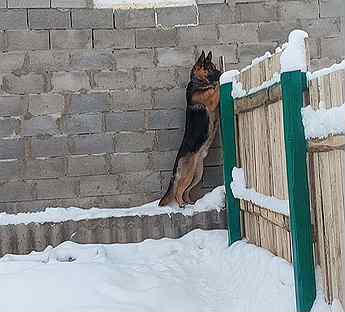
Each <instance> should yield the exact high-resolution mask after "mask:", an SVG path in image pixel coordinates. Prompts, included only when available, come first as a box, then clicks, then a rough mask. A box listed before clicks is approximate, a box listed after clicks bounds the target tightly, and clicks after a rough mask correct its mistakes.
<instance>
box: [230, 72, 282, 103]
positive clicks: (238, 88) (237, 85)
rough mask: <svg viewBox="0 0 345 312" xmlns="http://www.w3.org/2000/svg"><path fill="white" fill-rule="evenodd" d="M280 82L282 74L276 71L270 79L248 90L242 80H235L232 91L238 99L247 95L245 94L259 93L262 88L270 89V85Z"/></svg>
mask: <svg viewBox="0 0 345 312" xmlns="http://www.w3.org/2000/svg"><path fill="white" fill-rule="evenodd" d="M279 82H280V74H279V73H274V74H273V76H272V78H271V79H270V80H267V81H264V82H263V83H262V84H261V85H260V86H258V87H255V88H251V89H250V90H249V91H246V90H245V89H243V86H242V83H241V82H236V81H235V82H234V84H233V89H232V93H231V96H232V97H233V98H234V99H238V98H241V97H245V96H249V95H252V94H254V93H257V92H259V91H261V90H264V89H268V88H270V87H272V86H273V85H275V84H277V83H279Z"/></svg>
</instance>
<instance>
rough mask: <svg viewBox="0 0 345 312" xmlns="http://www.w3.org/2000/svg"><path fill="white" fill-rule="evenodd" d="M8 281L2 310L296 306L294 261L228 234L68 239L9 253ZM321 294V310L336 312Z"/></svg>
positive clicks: (165, 311) (229, 310)
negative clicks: (119, 240) (103, 241)
mask: <svg viewBox="0 0 345 312" xmlns="http://www.w3.org/2000/svg"><path fill="white" fill-rule="evenodd" d="M0 281H1V283H0V311H1V312H6V311H11V312H24V311H25V312H30V311H32V312H40V311H44V312H50V311H66V312H79V311H92V312H96V311H102V312H105V311H109V312H116V311H118V312H129V311H133V312H145V311H150V312H154V311H157V312H169V311H171V312H176V311H179V312H183V311H186V312H202V311H205V312H206V311H207V312H211V311H215V312H221V311H224V312H249V311H252V312H270V311H272V312H273V311H274V312H280V311H282V312H290V311H295V298H294V282H293V269H292V266H291V265H290V264H289V263H287V262H286V261H284V260H282V259H281V258H278V257H275V256H273V255H272V254H271V253H269V252H268V251H265V250H263V249H261V248H258V247H255V246H253V245H250V244H248V243H246V242H244V241H241V242H238V243H236V244H235V245H233V246H232V247H230V248H228V246H227V232H226V231H201V230H195V231H193V232H191V233H189V234H187V235H186V236H184V237H183V238H181V239H177V240H173V239H161V240H156V241H154V240H146V241H144V242H142V243H138V244H123V245H120V244H114V245H78V244H76V243H72V242H65V243H63V244H61V245H60V246H58V247H56V248H54V249H53V248H47V250H45V251H44V252H40V253H32V254H31V255H28V256H11V255H7V256H5V257H3V258H2V259H0ZM319 295H320V294H319ZM321 297H322V296H320V298H321ZM320 298H319V300H318V302H317V304H316V306H315V307H314V309H313V311H314V312H325V311H329V310H328V306H327V305H326V304H325V303H324V301H323V300H322V299H320Z"/></svg>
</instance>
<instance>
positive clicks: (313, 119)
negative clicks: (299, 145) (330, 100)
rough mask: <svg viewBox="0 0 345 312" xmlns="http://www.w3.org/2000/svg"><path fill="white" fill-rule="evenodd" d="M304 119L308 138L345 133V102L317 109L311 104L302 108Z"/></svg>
mask: <svg viewBox="0 0 345 312" xmlns="http://www.w3.org/2000/svg"><path fill="white" fill-rule="evenodd" d="M302 119H303V125H304V132H305V138H306V139H312V138H327V137H328V136H330V135H338V134H344V133H345V122H344V120H345V104H343V105H341V106H335V107H332V108H330V109H325V108H320V109H319V110H316V111H315V110H314V109H313V108H312V107H311V106H310V105H309V106H307V107H304V108H302Z"/></svg>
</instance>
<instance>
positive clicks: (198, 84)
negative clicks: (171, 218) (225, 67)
mask: <svg viewBox="0 0 345 312" xmlns="http://www.w3.org/2000/svg"><path fill="white" fill-rule="evenodd" d="M220 75H221V72H220V71H219V70H217V68H216V66H215V65H214V64H213V63H212V53H211V52H209V53H208V55H207V57H205V52H204V51H202V53H201V55H200V57H199V59H198V60H197V62H196V63H195V65H194V66H193V68H192V70H191V73H190V81H189V83H188V86H187V90H186V100H187V108H186V125H185V132H184V136H183V140H182V143H181V147H180V149H179V151H178V153H177V156H176V160H175V164H174V169H173V175H172V178H171V180H170V183H169V187H168V190H167V192H166V194H165V195H164V197H163V198H162V199H161V200H160V202H159V206H166V205H169V204H170V203H171V202H173V201H176V202H177V204H178V205H179V206H180V207H184V206H185V205H186V204H193V202H192V200H191V198H190V192H191V190H192V189H193V188H194V187H195V186H196V185H197V184H198V183H199V182H200V181H201V178H202V175H203V169H204V159H205V158H206V156H207V154H208V150H209V148H210V146H211V144H212V142H213V141H214V138H215V136H216V133H217V130H218V127H219V100H220V87H219V78H220Z"/></svg>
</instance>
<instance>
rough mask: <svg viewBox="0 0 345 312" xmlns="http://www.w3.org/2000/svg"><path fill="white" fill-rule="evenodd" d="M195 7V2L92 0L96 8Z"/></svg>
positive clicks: (190, 0) (176, 0) (188, 0)
mask: <svg viewBox="0 0 345 312" xmlns="http://www.w3.org/2000/svg"><path fill="white" fill-rule="evenodd" d="M192 5H194V6H195V5H196V2H195V0H139V1H138V0H94V6H95V7H96V8H113V9H142V8H158V7H183V6H192Z"/></svg>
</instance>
